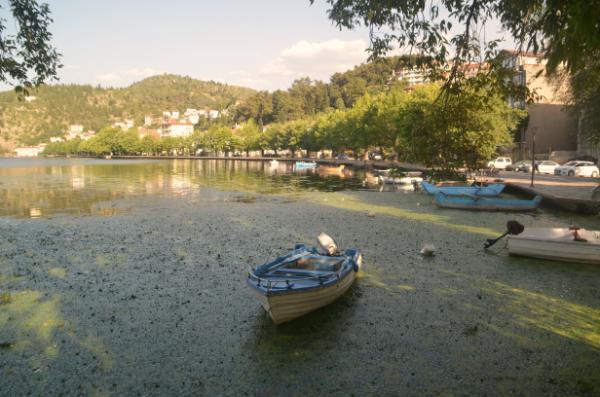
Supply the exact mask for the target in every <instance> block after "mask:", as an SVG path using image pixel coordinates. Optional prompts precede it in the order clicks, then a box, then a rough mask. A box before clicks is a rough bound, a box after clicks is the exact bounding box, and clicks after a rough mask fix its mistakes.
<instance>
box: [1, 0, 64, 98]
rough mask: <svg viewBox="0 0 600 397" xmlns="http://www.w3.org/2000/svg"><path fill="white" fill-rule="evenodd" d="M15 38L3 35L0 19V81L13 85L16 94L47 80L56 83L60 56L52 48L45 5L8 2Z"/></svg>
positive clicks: (22, 0)
mask: <svg viewBox="0 0 600 397" xmlns="http://www.w3.org/2000/svg"><path fill="white" fill-rule="evenodd" d="M8 3H9V8H10V12H11V14H12V17H13V19H12V20H11V21H10V22H11V26H12V25H13V24H14V26H15V30H16V32H15V34H8V33H7V31H6V23H7V22H9V21H7V20H5V19H0V54H1V55H0V81H1V82H5V83H8V84H10V85H13V86H14V87H15V90H16V91H17V92H18V93H24V94H26V93H27V90H28V89H30V88H31V87H36V86H39V85H40V84H42V83H45V82H47V81H48V80H56V74H57V70H58V69H59V68H60V67H62V65H60V63H59V59H60V54H59V53H58V52H57V51H56V49H55V48H54V47H53V46H52V44H51V41H52V34H51V33H50V31H49V26H50V24H51V23H52V19H51V18H50V9H49V8H48V5H47V4H38V2H37V1H36V0H8Z"/></svg>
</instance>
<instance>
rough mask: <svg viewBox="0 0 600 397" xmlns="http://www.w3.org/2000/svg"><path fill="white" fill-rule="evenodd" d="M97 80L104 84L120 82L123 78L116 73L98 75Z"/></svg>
mask: <svg viewBox="0 0 600 397" xmlns="http://www.w3.org/2000/svg"><path fill="white" fill-rule="evenodd" d="M96 80H98V81H103V82H111V81H120V80H121V76H119V75H118V74H116V73H102V74H97V75H96Z"/></svg>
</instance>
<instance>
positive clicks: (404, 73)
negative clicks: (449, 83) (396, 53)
mask: <svg viewBox="0 0 600 397" xmlns="http://www.w3.org/2000/svg"><path fill="white" fill-rule="evenodd" d="M392 76H393V78H395V79H397V80H401V81H404V82H406V83H407V84H408V86H409V87H413V86H415V85H418V84H423V83H425V82H427V70H426V69H423V68H417V67H414V68H402V69H398V70H393V71H392Z"/></svg>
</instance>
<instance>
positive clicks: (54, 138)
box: [50, 136, 63, 142]
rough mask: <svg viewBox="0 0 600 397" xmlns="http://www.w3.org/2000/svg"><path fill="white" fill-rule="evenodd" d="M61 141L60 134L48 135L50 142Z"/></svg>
mask: <svg viewBox="0 0 600 397" xmlns="http://www.w3.org/2000/svg"><path fill="white" fill-rule="evenodd" d="M62 141H63V139H62V137H60V136H53V137H50V142H62Z"/></svg>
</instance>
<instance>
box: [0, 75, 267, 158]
mask: <svg viewBox="0 0 600 397" xmlns="http://www.w3.org/2000/svg"><path fill="white" fill-rule="evenodd" d="M254 92H255V91H254V90H252V89H250V88H245V87H238V86H231V85H227V84H223V83H217V82H214V81H201V80H195V79H192V78H190V77H182V76H176V75H169V74H164V75H160V76H153V77H149V78H147V79H145V80H142V81H140V82H137V83H134V84H132V85H130V86H129V87H126V88H101V87H92V86H90V85H72V84H71V85H66V84H59V85H50V86H43V87H40V88H39V89H37V90H35V91H32V92H31V93H30V95H31V96H35V97H36V99H35V100H34V101H31V102H27V101H24V100H21V101H19V100H18V98H17V96H16V94H15V93H14V92H13V91H5V92H0V146H4V147H8V146H14V145H17V144H35V143H38V142H42V141H46V140H48V138H49V137H51V136H57V135H62V133H63V132H64V131H65V130H66V128H67V127H68V126H69V125H70V124H82V125H83V126H84V128H85V129H94V130H99V129H100V128H102V127H104V126H106V125H108V124H110V123H111V121H112V120H114V119H116V118H133V119H135V122H136V124H137V125H139V124H141V123H142V122H143V118H144V115H146V114H154V115H158V114H160V113H162V112H163V111H164V110H171V111H174V110H179V111H180V112H182V111H185V109H186V108H203V107H210V108H214V109H224V108H227V107H229V106H231V105H233V104H234V103H235V102H236V101H237V100H239V99H243V98H246V97H248V96H250V95H252V94H253V93H254Z"/></svg>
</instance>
